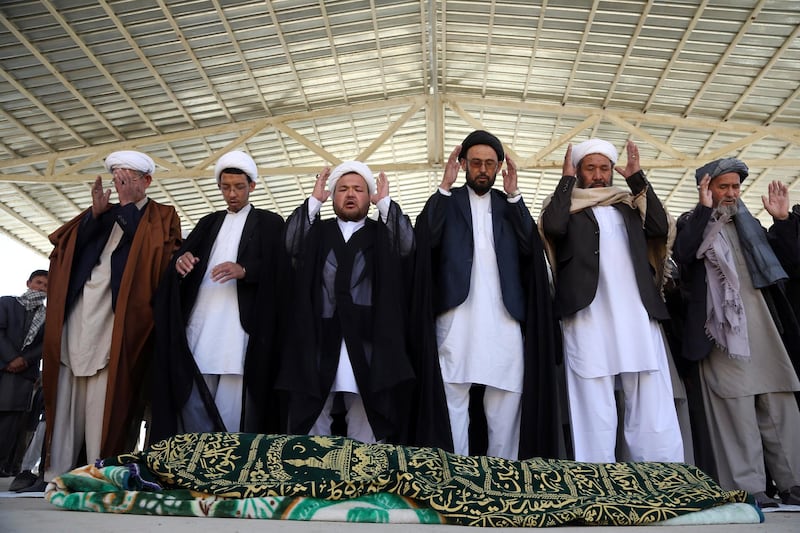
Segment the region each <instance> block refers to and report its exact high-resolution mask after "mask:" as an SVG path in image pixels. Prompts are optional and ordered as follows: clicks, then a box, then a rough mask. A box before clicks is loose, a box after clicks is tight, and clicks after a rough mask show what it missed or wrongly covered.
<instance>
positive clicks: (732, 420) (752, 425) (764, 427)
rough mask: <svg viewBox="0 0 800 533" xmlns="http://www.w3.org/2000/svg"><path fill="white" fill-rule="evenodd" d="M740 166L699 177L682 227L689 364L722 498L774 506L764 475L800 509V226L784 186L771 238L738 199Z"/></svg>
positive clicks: (767, 203)
mask: <svg viewBox="0 0 800 533" xmlns="http://www.w3.org/2000/svg"><path fill="white" fill-rule="evenodd" d="M748 173H749V170H748V168H747V165H745V163H744V162H743V161H741V160H739V159H735V158H726V159H719V160H716V161H712V162H711V163H708V164H707V165H705V166H703V167H701V168H699V169H697V171H696V173H695V178H696V180H697V189H698V191H699V202H698V205H697V206H696V207H695V208H694V209H693V210H692V211H689V212H687V213H684V214H683V215H682V216H681V217H680V219H679V220H678V235H677V238H676V241H675V252H674V254H675V255H674V257H675V260H676V261H677V262H678V263H679V265H680V266H681V282H682V284H683V287H682V289H683V291H684V295H685V296H686V297H687V298H688V302H687V308H686V313H687V315H686V317H685V320H684V325H685V328H684V335H683V343H682V344H683V350H682V351H683V356H684V357H686V358H687V359H690V360H693V361H699V375H700V387H701V392H702V394H703V405H704V407H705V414H706V420H707V422H708V428H709V435H710V441H711V448H712V450H713V452H714V459H715V462H716V467H717V475H718V477H719V482H720V484H721V485H722V487H723V488H725V489H734V488H735V489H741V490H746V491H748V492H751V493H753V495H754V496H755V499H756V502H757V503H758V504H759V505H760V506H761V507H776V506H777V501H776V500H774V499H772V498H770V497H768V496H767V494H766V490H767V471H766V470H765V468H764V466H765V464H766V468H767V469H768V470H769V473H770V474H771V476H772V479H773V480H774V482H775V485H776V486H777V489H778V491H779V492H780V496H781V499H782V501H783V503H789V504H793V505H798V504H800V411H799V410H798V405H797V401H796V397H795V393H796V392H797V391H800V380H798V377H797V365H798V364H799V363H800V330H799V329H798V326H797V322H796V317H794V315H793V311H792V303H791V302H789V301H788V300H787V298H786V295H785V293H784V288H783V282H784V281H785V280H786V279H787V278H788V275H787V272H786V271H785V270H784V268H783V266H784V265H786V266H787V267H788V269H789V271H790V272H794V273H795V275H796V272H797V270H796V266H797V265H798V264H800V216H798V214H796V213H791V212H790V211H789V194H788V189H787V187H786V185H784V184H783V183H781V182H779V181H773V182H771V183H770V184H769V185H768V195H767V196H762V197H761V198H762V203H763V206H764V209H765V210H766V212H767V213H769V215H770V216H772V218H773V225H772V227H771V228H770V230H769V232H765V231H764V229H763V227H762V226H761V224H760V223H759V222H758V220H756V219H755V218H754V217H753V216H752V215H751V214H750V212H749V211H748V210H747V207H746V206H745V205H744V203H743V202H742V200H741V199H740V198H739V195H740V190H741V182H742V181H743V180H744V179H745V178H746V177H747V176H748Z"/></svg>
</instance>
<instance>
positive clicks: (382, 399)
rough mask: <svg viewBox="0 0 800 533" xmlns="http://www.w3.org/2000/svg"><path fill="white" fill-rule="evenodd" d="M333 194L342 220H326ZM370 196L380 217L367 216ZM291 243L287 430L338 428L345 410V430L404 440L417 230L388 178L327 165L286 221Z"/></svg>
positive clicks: (283, 383) (283, 380)
mask: <svg viewBox="0 0 800 533" xmlns="http://www.w3.org/2000/svg"><path fill="white" fill-rule="evenodd" d="M326 181H327V188H328V189H327V190H326V189H325V185H326ZM331 196H332V198H333V211H334V213H335V214H336V217H335V218H331V219H326V220H321V218H320V214H319V212H320V209H321V207H322V204H323V203H324V202H325V201H326V200H327V199H328V198H329V197H331ZM370 202H372V203H373V204H375V206H376V207H377V210H378V212H379V218H378V220H377V221H375V220H372V219H371V218H367V213H368V211H369V205H370ZM285 246H286V250H287V252H288V253H289V255H290V257H291V262H292V283H291V295H292V301H291V304H290V309H289V311H288V315H289V317H290V318H289V331H288V335H287V343H286V349H285V351H284V358H283V361H282V366H281V374H280V376H279V378H278V388H280V389H282V390H285V391H287V395H288V432H289V433H295V434H311V435H331V434H333V433H334V432H336V431H337V428H336V426H335V424H334V418H335V417H336V415H341V414H344V419H345V421H346V425H347V429H346V435H347V436H348V437H352V438H355V439H358V440H361V441H363V442H377V441H383V442H403V441H405V440H406V432H407V426H408V415H409V409H408V407H409V405H410V402H409V393H410V391H411V386H412V383H413V377H414V376H413V371H412V368H411V364H410V361H409V357H408V352H407V350H406V336H405V327H406V310H407V306H406V304H405V300H406V291H407V287H408V283H407V282H406V274H405V272H406V269H405V268H404V267H405V264H406V263H408V262H409V261H410V260H411V257H412V252H413V249H414V232H413V228H412V226H411V222H410V220H409V219H408V217H407V216H405V215H404V214H403V213H402V211H401V210H400V206H398V205H397V204H396V203H395V202H393V201H392V200H391V199H390V198H389V183H388V180H387V179H386V176H385V175H384V174H383V173H381V174H380V175H379V177H378V180H377V181H376V180H375V178H374V176H373V174H372V172H371V171H370V169H369V167H367V165H365V164H363V163H361V162H358V161H345V162H343V163H342V164H340V165H339V166H337V167H336V168H335V169H334V170H333V171H331V170H330V169H329V168H325V169H324V170H323V171H322V172H321V173H320V174H319V175H318V176H317V181H316V183H315V185H314V190H313V192H312V194H311V197H310V198H308V199H307V200H306V201H305V202H303V204H302V205H301V206H300V207H298V208H297V209H296V210H295V211H294V213H292V215H291V216H290V217H289V218H288V219H287V224H286V238H285ZM336 419H337V420H338V417H336Z"/></svg>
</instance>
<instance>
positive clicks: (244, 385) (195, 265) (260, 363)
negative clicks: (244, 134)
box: [150, 151, 286, 442]
mask: <svg viewBox="0 0 800 533" xmlns="http://www.w3.org/2000/svg"><path fill="white" fill-rule="evenodd" d="M214 172H215V176H216V179H217V185H218V187H219V189H220V192H221V193H222V195H223V197H224V198H225V202H226V204H227V209H226V210H225V211H217V212H215V213H211V214H209V215H207V216H205V217H203V218H202V219H201V220H200V221H199V222H198V223H197V226H196V227H195V228H194V230H193V231H192V232H191V233H190V234H189V236H188V237H187V238H186V240H185V241H184V243H183V245H182V246H181V248H180V249H179V250H178V251H177V252H176V253H175V255H174V256H173V258H172V262H171V268H170V269H169V270H168V272H167V273H166V274H165V275H164V278H163V279H162V282H161V284H160V287H159V290H158V292H157V294H156V302H155V322H156V358H155V362H154V368H153V370H154V372H153V379H152V383H153V391H152V406H153V407H152V411H153V413H152V427H151V431H150V440H151V442H155V441H158V440H161V439H164V438H167V437H170V436H172V435H175V434H178V433H189V432H210V431H231V432H236V431H246V432H260V433H270V432H278V431H280V430H281V429H282V427H281V420H280V410H279V405H278V401H277V395H276V394H275V393H274V390H273V386H272V384H273V383H274V380H275V376H276V375H277V362H278V359H279V358H278V355H277V352H278V341H277V324H278V320H279V315H278V312H279V311H280V303H281V299H280V294H279V293H280V286H281V283H282V281H281V278H282V272H283V271H285V269H284V268H283V266H282V265H283V263H284V262H285V261H286V259H285V255H284V254H283V248H282V243H281V236H282V232H283V226H284V222H283V219H281V217H280V216H279V215H277V214H275V213H272V212H270V211H267V210H263V209H257V208H255V207H254V206H253V205H252V204H251V203H250V200H249V197H250V193H251V192H252V191H253V190H255V186H256V180H257V179H258V169H257V167H256V164H255V162H254V161H253V159H252V158H251V157H250V156H249V155H247V154H246V153H244V152H240V151H232V152H228V153H226V154H225V155H223V156H222V157H220V159H219V161H218V162H217V164H216V167H215V171H214Z"/></svg>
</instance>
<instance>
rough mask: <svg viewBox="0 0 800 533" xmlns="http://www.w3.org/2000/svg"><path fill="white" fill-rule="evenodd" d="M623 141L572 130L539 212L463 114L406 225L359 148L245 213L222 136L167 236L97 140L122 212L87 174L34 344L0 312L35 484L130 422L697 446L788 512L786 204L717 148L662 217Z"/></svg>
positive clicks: (243, 157) (162, 222)
mask: <svg viewBox="0 0 800 533" xmlns="http://www.w3.org/2000/svg"><path fill="white" fill-rule="evenodd" d="M625 151H626V155H627V157H626V164H625V166H618V165H617V163H618V159H619V157H618V153H617V150H616V148H615V147H614V146H613V145H612V144H610V143H608V142H606V141H603V140H600V139H590V140H587V141H585V142H582V143H580V144H577V145H576V146H572V145H570V146H569V148H568V149H567V153H566V156H565V158H564V164H563V170H562V179H561V180H560V181H559V183H558V185H557V187H556V189H555V190H554V191H553V193H552V194H551V195H549V196H548V197H547V198H546V200H545V202H544V205H543V209H542V213H541V216H540V218H539V221H538V225H537V222H536V221H534V220H533V218H532V217H531V214H530V210H529V208H528V207H527V206H526V205H525V203H524V199H523V197H522V194H521V192H520V190H519V188H518V178H517V168H516V165H515V163H514V161H513V160H512V159H511V158H509V157H507V155H506V154H505V151H504V149H503V145H502V143H501V141H500V140H499V139H498V138H497V137H495V136H494V135H492V134H490V133H488V132H486V131H482V130H478V131H474V132H472V133H470V134H469V135H468V136H467V137H466V138H465V139H464V141H463V142H462V143H461V144H460V145H458V146H456V147H455V148H454V149H453V151H452V153H451V154H450V157H449V159H448V161H447V164H446V166H445V170H444V174H443V177H442V181H441V183H440V185H439V187H438V189H437V190H436V191H435V192H434V193H433V195H432V196H431V197H430V199H429V200H428V202H427V203H426V205H425V207H424V209H423V210H422V212H421V213H420V215H419V217H418V218H417V220H416V223H415V224H413V225H412V223H411V220H410V219H409V217H408V216H407V215H405V214H404V213H403V211H402V209H401V207H400V206H399V205H398V204H397V203H396V202H394V201H393V200H392V199H391V197H390V195H389V191H390V189H389V182H388V179H387V177H386V175H385V174H384V173H383V172H381V173H379V174H378V175H375V174H374V173H373V171H372V170H371V169H370V168H369V167H368V166H367V165H366V164H364V163H363V162H359V161H345V162H343V163H342V164H340V165H338V166H337V167H335V168H333V169H331V168H324V169H322V170H321V171H320V173H319V174H318V175H317V177H316V181H315V183H314V187H313V190H312V192H311V195H310V196H309V197H308V198H307V199H306V200H305V201H304V202H303V203H302V204H301V205H300V206H299V207H298V208H297V209H296V210H295V211H294V212H293V213H292V214H291V215H290V216H289V217H288V219H287V220H286V221H284V220H283V219H282V218H281V217H280V216H278V215H277V214H275V213H272V212H269V211H266V210H263V209H259V208H256V207H255V206H253V205H252V204H251V203H250V193H252V192H253V191H254V190H255V188H256V187H257V184H258V180H259V177H258V168H257V165H256V163H255V161H254V160H253V159H252V158H251V157H250V156H249V155H248V154H247V153H245V152H241V151H232V152H228V153H226V154H224V155H223V156H222V157H220V158H219V160H218V162H217V164H216V167H215V170H214V174H215V178H216V182H217V185H218V188H219V191H220V193H221V194H222V196H223V198H224V200H225V203H226V206H227V208H226V209H225V210H223V211H218V212H215V213H211V214H209V215H207V216H206V217H204V218H203V219H201V220H200V221H199V222H198V224H197V225H196V227H195V228H194V229H193V230H192V231H191V233H189V235H188V236H187V237H186V238H185V239H182V238H181V234H180V223H179V219H178V216H177V213H176V212H175V209H174V208H173V207H171V206H166V205H161V204H158V203H156V202H155V201H153V200H151V199H150V198H148V197H147V194H146V189H147V187H148V186H149V185H150V183H151V180H152V173H153V172H154V171H155V164H154V163H153V160H152V159H151V158H150V157H148V156H147V155H145V154H142V153H139V152H133V151H122V152H115V153H113V154H111V155H109V156H108V157H107V158H106V160H105V165H106V168H107V170H108V172H109V173H110V175H111V176H112V185H113V187H114V189H115V190H116V193H117V197H118V202H117V203H112V202H111V201H110V197H111V193H112V191H111V188H110V187H109V188H106V189H104V187H103V181H102V178H101V177H98V178H97V180H96V182H95V184H94V186H93V188H92V206H91V207H90V208H88V209H87V210H86V211H84V212H83V213H81V214H79V215H78V216H77V217H76V218H75V219H74V220H72V221H70V222H68V223H67V224H65V225H64V226H63V227H62V228H60V229H58V230H57V231H56V232H55V233H53V235H51V241H52V243H53V245H54V249H53V252H52V254H51V265H50V271H49V280H48V283H49V292H48V303H47V315H46V322H45V324H44V328H43V329H44V333H43V334H42V332H40V331H39V330H38V329H37V328H35V327H33V326H34V325H35V323H36V321H34V322H33V325H32V323H31V322H30V321H28V319H25V320H24V321H23V322H20V319H15V320H14V321H11V320H10V319H6V318H5V317H6V315H5V314H0V330H2V339H1V340H2V341H3V342H2V343H0V348H2V350H3V351H2V353H1V354H0V355H2V360H0V365H2V366H0V383H3V384H5V381H3V380H5V379H6V378H5V377H4V376H5V375H6V374H11V375H17V374H20V373H21V372H22V370H25V368H28V367H30V363H28V364H27V366H26V367H25V368H21V366H20V365H21V364H20V363H19V359H20V357H22V356H23V355H24V354H25V353H26V352H25V350H26V349H27V350H28V351H30V345H31V342H29V341H28V338H30V339H31V341H34V346H39V347H40V349H41V352H39V356H43V376H42V383H43V389H44V406H45V419H46V425H45V427H46V438H45V453H44V455H43V460H44V462H43V466H42V469H43V471H44V477H45V479H46V480H50V479H52V478H53V477H54V476H56V475H58V474H60V473H62V472H64V471H67V470H69V469H71V468H73V467H75V466H77V465H78V464H80V463H81V462H83V461H94V460H95V459H97V458H102V457H107V456H111V455H115V454H119V453H123V452H126V451H129V450H131V449H133V447H134V446H135V445H136V440H137V438H138V436H139V427H140V425H141V421H142V420H146V421H148V433H149V441H150V442H155V441H157V440H160V439H163V438H166V437H170V436H172V435H175V434H179V433H184V432H199V431H229V432H239V431H243V432H262V433H302V434H310V435H331V434H341V435H347V436H349V437H352V438H355V439H358V440H361V441H364V442H385V443H398V444H413V445H428V446H438V447H442V448H444V449H447V450H449V451H453V452H455V453H459V454H469V455H491V456H497V457H504V458H508V459H512V460H516V459H526V458H529V457H534V456H543V457H562V458H571V459H575V460H577V461H587V462H614V461H624V460H632V461H663V462H683V461H693V458H695V457H697V458H698V463H699V464H698V466H701V468H704V469H705V470H707V471H708V472H710V473H712V474H713V475H714V476H715V477H716V478H717V479H718V480H719V481H720V483H721V484H722V486H723V488H726V489H734V488H737V489H744V490H747V491H749V492H751V493H753V494H754V495H755V498H756V501H757V502H758V504H759V505H761V506H763V507H766V506H775V505H777V504H778V501H779V500H781V501H783V503H792V504H800V410H799V409H798V401H800V394H799V393H800V381H799V380H798V377H797V376H798V368H800V326H798V316H797V314H796V313H797V303H796V301H795V302H792V300H791V299H789V298H788V297H787V291H789V292H791V291H795V293H796V292H797V283H800V208H798V206H795V207H794V209H793V210H792V209H791V208H790V201H789V194H788V190H787V187H786V186H785V185H784V184H782V183H780V182H777V181H776V182H772V183H771V184H770V185H769V187H768V191H767V195H765V196H764V197H763V198H762V200H763V205H764V209H765V210H766V211H767V212H768V213H769V214H770V215H771V216H772V217H773V221H774V223H773V225H772V226H771V227H770V228H769V230H768V231H767V230H765V229H764V228H762V227H761V225H760V223H759V222H758V221H757V220H756V219H755V218H754V217H753V216H752V215H751V214H750V213H749V211H748V210H747V207H746V206H745V205H744V203H743V202H742V201H741V199H740V198H739V193H740V187H741V183H742V181H743V180H744V179H745V178H746V177H747V176H748V169H747V166H746V165H745V163H744V162H742V161H740V160H738V159H733V158H730V159H722V160H717V161H713V162H711V163H709V164H708V165H706V166H704V167H702V168H700V169H698V170H697V173H696V174H697V176H696V177H697V193H698V204H697V206H696V207H695V209H693V210H692V211H690V212H689V213H685V214H683V215H682V216H681V217H680V218H679V219H678V220H677V223H676V221H675V219H674V218H673V217H671V216H670V214H669V213H668V212H667V210H666V208H665V207H664V205H663V203H662V202H661V201H660V199H659V198H658V195H657V191H655V190H654V189H653V187H652V186H651V184H650V183H649V182H648V180H647V178H646V176H645V174H644V172H643V170H642V169H641V167H640V165H639V154H638V148H637V146H636V145H635V144H634V143H633V142H628V144H627V145H626V146H625ZM462 172H463V174H464V177H465V184H464V185H460V186H456V183H457V182H458V180H459V174H460V173H462ZM615 172H616V173H617V174H618V175H619V176H621V177H622V178H623V179H624V181H625V183H624V184H622V185H616V184H615V183H614V180H613V178H614V173H615ZM498 176H500V177H501V179H502V186H499V185H498V186H495V182H496V179H497V177H498ZM328 200H330V201H331V203H332V207H333V213H334V216H333V217H332V218H328V219H325V220H323V219H322V218H321V215H320V213H321V209H322V206H323V204H324V203H325V202H326V201H328ZM371 205H374V206H375V211H377V214H376V216H375V217H374V218H371V217H370V216H368V215H369V211H370V206H371ZM673 260H674V262H675V263H676V264H677V269H669V268H667V265H668V262H669V261H673ZM668 277H669V278H670V279H671V281H672V283H673V284H676V285H677V286H678V287H679V289H680V293H681V302H682V303H681V305H680V306H679V309H680V311H679V313H678V315H679V316H675V313H674V312H673V313H672V314H671V313H670V312H669V311H668V308H667V305H666V304H665V300H664V282H665V281H666V280H667V278H668ZM27 294H28V293H26V295H27ZM29 300H30V301H33V300H35V299H32V298H31V296H30V295H28V296H25V297H24V298H23V300H20V302H19V303H20V305H23V306H25V305H33V304H32V303H31V304H28V303H26V302H28V301H29ZM37 301H38V300H37ZM9 305H10V304H9ZM3 309H5V307H3V308H2V309H0V311H2V310H3ZM25 309H28V307H25ZM30 309H34V308H33V307H31V308H30ZM32 312H33V311H30V310H29V311H28V314H29V315H31V313H32ZM40 314H41V313H40ZM25 316H27V315H25ZM32 317H33V315H31V318H30V319H31V320H33V318H32ZM665 324H671V327H669V328H666V327H665ZM676 324H679V325H680V327H679V328H676V327H675V325H676ZM12 330H13V331H12ZM676 330H677V331H678V334H677V336H676V335H674V332H675V331H676ZM21 331H23V332H25V333H26V334H25V335H22V334H21ZM669 332H673V336H672V338H671V339H670V337H669V335H668V333H669ZM12 333H13V335H12ZM37 335H38V337H37ZM42 337H43V339H41V338H42ZM37 338H39V339H40V344H38V345H37V344H36V343H35V339H37ZM669 340H671V341H672V342H668V341H669ZM23 341H24V342H23ZM14 343H16V344H14ZM7 345H8V346H7ZM17 345H19V346H17ZM6 348H8V349H6ZM26 357H27V356H26ZM676 369H680V370H681V371H680V373H678V371H677V370H676ZM28 373H29V374H30V375H31V376H33V377H34V379H35V377H36V376H34V374H35V373H34V372H28ZM26 375H27V374H26ZM684 381H686V382H687V383H689V382H691V383H693V384H694V385H695V386H692V387H688V388H687V389H686V391H687V392H684V391H683V385H682V384H683V382H684ZM678 389H681V390H680V391H679V390H678ZM26 390H27V389H26ZM688 391H691V393H689V392H688ZM2 392H3V389H0V400H2V399H3V398H4V396H2ZM683 396H685V397H686V398H687V400H688V402H689V403H690V404H691V405H692V407H693V408H692V409H691V410H690V411H691V412H692V413H694V414H693V416H692V420H685V419H684V420H682V418H685V414H684V413H685V411H682V410H680V409H677V408H676V405H678V403H677V402H678V400H679V398H681V397H683ZM4 405H5V404H0V421H3V420H6V418H8V420H11V417H6V418H4V417H5V416H6V413H5V411H3V409H4ZM15 420H16V419H15ZM7 423H11V422H7ZM689 428H691V429H689ZM689 433H691V434H689ZM698 452H699V453H698ZM0 466H2V465H0ZM773 495H776V496H777V497H778V499H775V498H773V497H772V496H773Z"/></svg>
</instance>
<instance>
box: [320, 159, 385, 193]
mask: <svg viewBox="0 0 800 533" xmlns="http://www.w3.org/2000/svg"><path fill="white" fill-rule="evenodd" d="M351 172H355V173H356V174H358V175H359V176H361V177H362V178H364V181H366V182H367V188H368V189H369V194H370V195H373V194H375V193H376V192H378V185H377V184H376V183H375V176H373V175H372V171H371V170H370V169H369V167H368V166H367V165H365V164H364V163H362V162H360V161H344V162H343V163H342V164H341V165H339V166H338V167H336V168H334V169H333V172H331V175H330V176H328V190H329V191H331V192H333V190H334V189H335V188H336V182H337V181H339V178H341V177H342V176H344V175H345V174H350V173H351Z"/></svg>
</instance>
